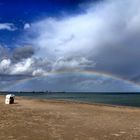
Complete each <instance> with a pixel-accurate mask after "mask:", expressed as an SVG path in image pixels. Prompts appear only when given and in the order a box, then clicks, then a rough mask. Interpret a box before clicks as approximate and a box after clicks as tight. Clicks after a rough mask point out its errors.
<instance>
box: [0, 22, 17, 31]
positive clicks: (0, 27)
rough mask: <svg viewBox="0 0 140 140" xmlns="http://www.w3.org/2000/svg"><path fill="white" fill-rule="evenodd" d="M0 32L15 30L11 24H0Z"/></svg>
mask: <svg viewBox="0 0 140 140" xmlns="http://www.w3.org/2000/svg"><path fill="white" fill-rule="evenodd" d="M0 30H8V31H15V30H17V28H16V27H15V25H14V24H13V23H0Z"/></svg>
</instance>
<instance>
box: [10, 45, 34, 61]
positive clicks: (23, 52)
mask: <svg viewBox="0 0 140 140" xmlns="http://www.w3.org/2000/svg"><path fill="white" fill-rule="evenodd" d="M33 54H34V49H33V47H32V46H22V47H17V48H15V49H14V50H13V52H12V59H13V61H20V60H22V59H26V58H30V57H31V56H32V55H33Z"/></svg>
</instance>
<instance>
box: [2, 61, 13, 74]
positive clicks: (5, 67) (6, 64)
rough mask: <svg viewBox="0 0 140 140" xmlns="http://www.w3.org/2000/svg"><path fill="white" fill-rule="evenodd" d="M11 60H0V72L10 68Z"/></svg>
mask: <svg viewBox="0 0 140 140" xmlns="http://www.w3.org/2000/svg"><path fill="white" fill-rule="evenodd" d="M10 64H11V60H10V59H3V60H2V61H1V62H0V73H5V72H6V71H7V69H9V68H10Z"/></svg>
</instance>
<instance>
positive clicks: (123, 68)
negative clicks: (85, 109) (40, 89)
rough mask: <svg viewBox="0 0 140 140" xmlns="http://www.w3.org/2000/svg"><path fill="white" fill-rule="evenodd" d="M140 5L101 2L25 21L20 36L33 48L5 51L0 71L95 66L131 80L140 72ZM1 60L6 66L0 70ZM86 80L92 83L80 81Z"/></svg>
mask: <svg viewBox="0 0 140 140" xmlns="http://www.w3.org/2000/svg"><path fill="white" fill-rule="evenodd" d="M139 5H140V1H139V0H133V1H132V0H123V1H122V0H117V1H114V0H104V1H100V2H97V3H96V4H95V3H90V4H88V5H86V6H84V5H82V8H83V10H82V9H81V10H82V12H81V13H78V14H77V15H69V16H64V17H61V18H53V17H49V18H48V17H46V18H45V19H42V20H40V21H36V22H34V23H32V26H30V27H29V24H28V23H26V24H25V26H24V29H27V28H28V30H27V32H26V33H25V34H24V36H26V38H24V39H25V41H26V42H27V43H28V44H31V45H32V46H33V47H25V46H24V47H18V48H16V49H14V50H13V51H12V52H11V54H10V55H9V56H8V57H5V56H6V55H7V54H8V51H6V50H5V49H3V51H2V57H1V56H0V63H1V73H2V72H3V73H4V72H6V74H11V75H16V74H25V75H31V76H40V75H47V74H48V73H51V72H59V71H68V72H69V71H70V72H75V71H78V70H96V71H101V72H105V73H110V74H112V75H116V76H119V77H121V78H127V79H129V80H131V79H134V78H133V77H136V76H137V75H139V74H140V73H139V69H140V65H139V59H140V55H139V54H140V40H139V37H140V9H139ZM126 9H127V10H126ZM0 25H1V24H0ZM1 28H2V26H1ZM24 39H23V38H22V41H23V40H24ZM0 49H1V48H0ZM1 50H2V49H1ZM0 53H1V52H0ZM3 61H4V62H6V61H7V62H8V61H9V62H10V63H9V66H7V67H5V68H3V67H4V66H2V65H3ZM3 69H5V70H3ZM135 79H136V78H135ZM137 81H138V80H137ZM90 83H91V84H92V83H94V81H87V82H86V84H85V83H84V84H85V85H88V84H90ZM99 83H100V82H99Z"/></svg>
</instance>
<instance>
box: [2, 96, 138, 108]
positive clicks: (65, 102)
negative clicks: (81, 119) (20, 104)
mask: <svg viewBox="0 0 140 140" xmlns="http://www.w3.org/2000/svg"><path fill="white" fill-rule="evenodd" d="M2 96H3V97H5V95H0V97H2ZM16 98H18V99H25V100H26V99H27V100H34V101H41V102H50V103H64V104H83V105H84V104H85V105H93V106H106V107H115V108H130V109H140V107H138V106H128V105H115V104H114V105H113V104H107V103H92V102H86V101H78V100H68V99H40V98H33V97H26V96H16Z"/></svg>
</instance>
